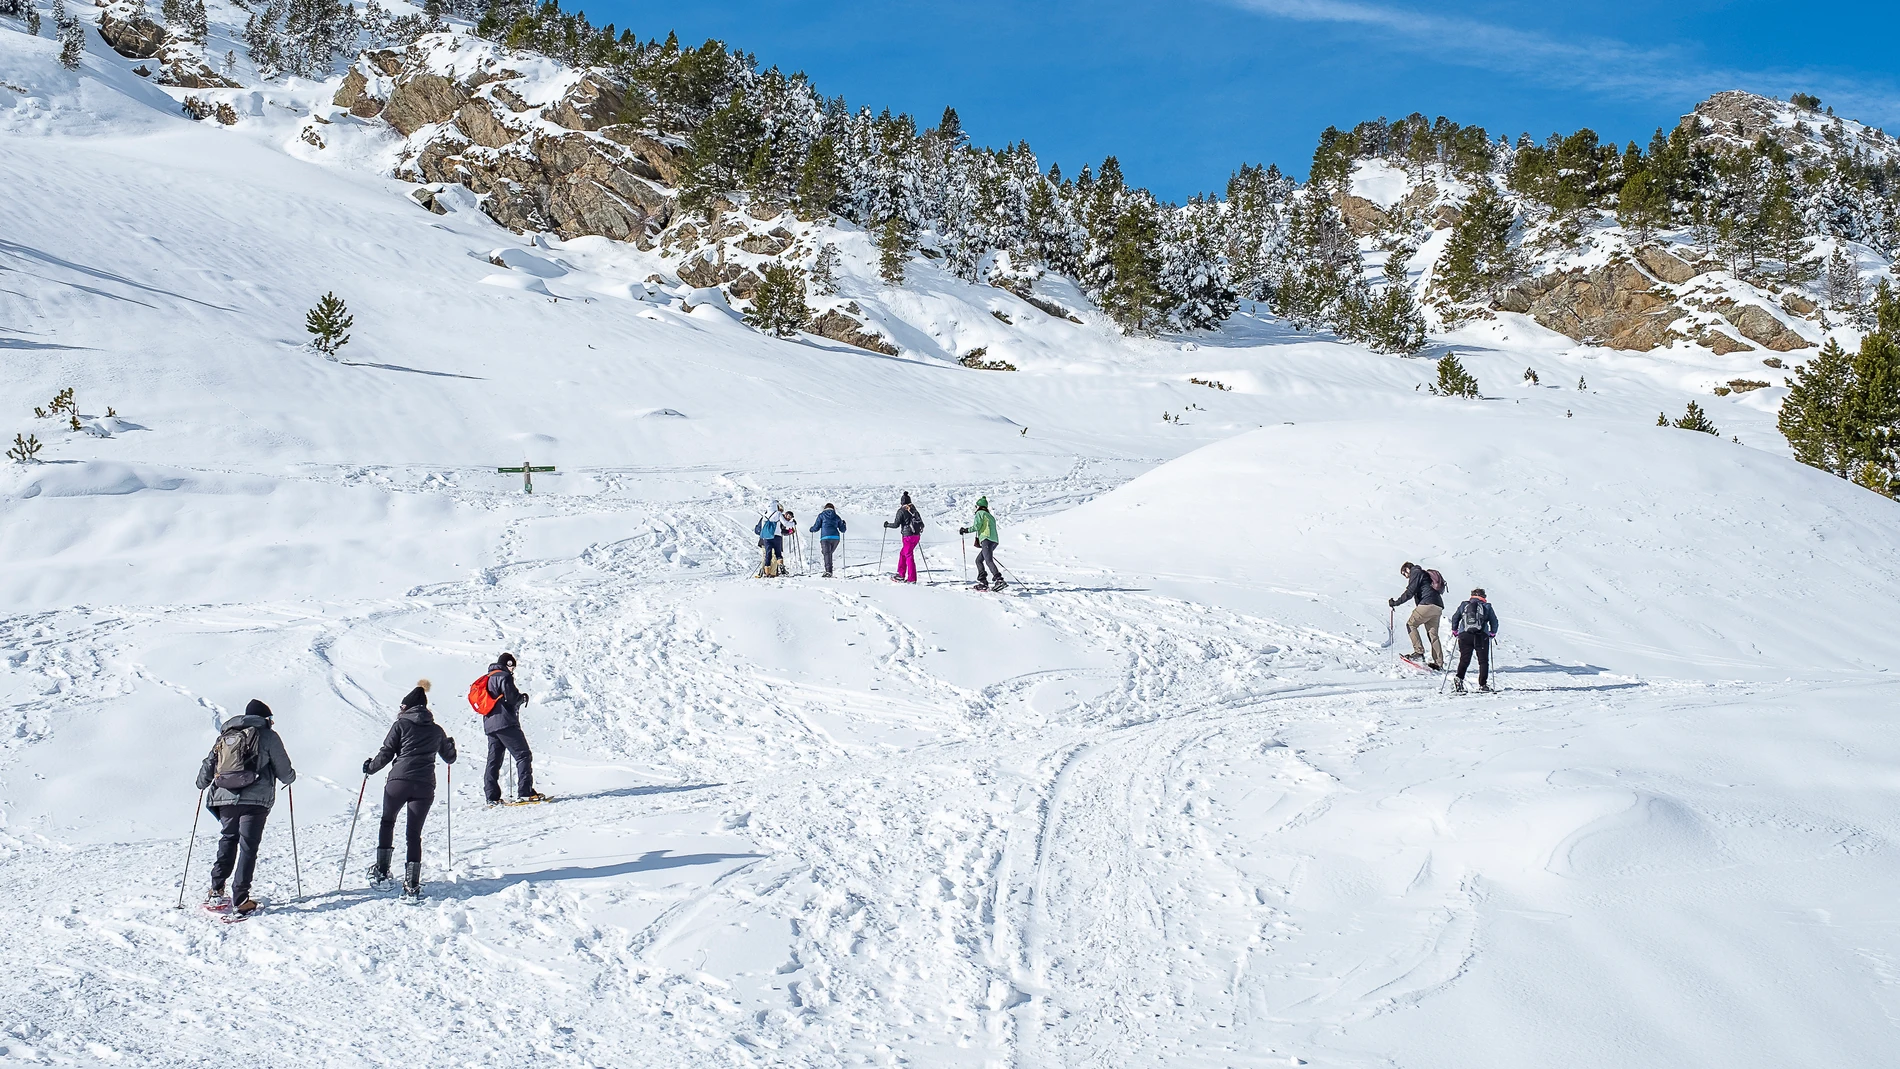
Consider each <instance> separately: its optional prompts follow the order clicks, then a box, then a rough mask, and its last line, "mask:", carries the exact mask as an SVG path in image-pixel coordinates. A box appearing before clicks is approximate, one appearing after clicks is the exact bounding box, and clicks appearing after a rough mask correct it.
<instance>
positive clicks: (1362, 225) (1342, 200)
mask: <svg viewBox="0 0 1900 1069" xmlns="http://www.w3.org/2000/svg"><path fill="white" fill-rule="evenodd" d="M1333 204H1334V205H1335V206H1336V207H1338V208H1339V214H1340V215H1341V216H1342V217H1343V218H1344V219H1345V220H1346V229H1348V230H1351V231H1352V233H1353V236H1354V237H1361V238H1362V237H1365V236H1366V235H1367V234H1372V233H1377V232H1378V231H1380V230H1383V229H1385V228H1386V227H1387V226H1390V225H1391V222H1392V220H1391V217H1390V216H1388V215H1386V213H1385V209H1384V208H1381V207H1379V206H1378V205H1377V204H1374V203H1372V202H1371V201H1369V200H1367V199H1366V198H1364V197H1355V196H1353V195H1352V194H1350V193H1335V194H1333Z"/></svg>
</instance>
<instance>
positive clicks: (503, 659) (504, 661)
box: [495, 653, 515, 668]
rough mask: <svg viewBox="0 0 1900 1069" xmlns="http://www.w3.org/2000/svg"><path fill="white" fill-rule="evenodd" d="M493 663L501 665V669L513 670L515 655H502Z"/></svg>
mask: <svg viewBox="0 0 1900 1069" xmlns="http://www.w3.org/2000/svg"><path fill="white" fill-rule="evenodd" d="M495 663H496V664H498V665H501V666H502V667H503V668H513V667H514V666H515V655H514V654H512V653H504V654H502V655H501V656H499V657H497V658H495Z"/></svg>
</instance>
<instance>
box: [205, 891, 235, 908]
mask: <svg viewBox="0 0 1900 1069" xmlns="http://www.w3.org/2000/svg"><path fill="white" fill-rule="evenodd" d="M204 911H205V912H206V913H229V912H230V911H231V896H230V895H228V894H225V893H224V888H222V887H213V888H212V889H211V890H210V891H209V892H208V893H206V895H205V900H204Z"/></svg>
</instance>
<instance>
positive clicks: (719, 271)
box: [679, 249, 761, 301]
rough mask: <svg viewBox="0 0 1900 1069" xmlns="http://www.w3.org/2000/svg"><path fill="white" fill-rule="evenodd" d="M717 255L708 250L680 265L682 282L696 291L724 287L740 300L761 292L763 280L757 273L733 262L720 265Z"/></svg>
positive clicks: (729, 261)
mask: <svg viewBox="0 0 1900 1069" xmlns="http://www.w3.org/2000/svg"><path fill="white" fill-rule="evenodd" d="M716 255H717V254H716V253H714V252H713V250H711V249H708V250H706V251H704V252H701V253H699V254H698V255H695V256H691V257H688V258H687V259H686V261H685V262H684V263H682V264H681V265H680V268H679V276H680V281H681V282H684V283H686V284H687V285H688V286H692V287H694V288H696V289H710V288H712V287H714V286H724V287H725V288H726V292H727V293H730V294H731V295H733V296H734V297H737V298H739V299H740V300H742V301H744V300H750V299H751V298H752V295H753V294H754V293H757V292H758V290H759V282H760V281H761V279H760V278H759V275H758V273H757V272H756V271H753V270H752V269H751V268H749V267H747V266H745V265H744V264H741V263H738V262H736V261H733V260H728V261H726V262H725V263H723V264H722V263H720V262H719V261H718V259H717V258H716Z"/></svg>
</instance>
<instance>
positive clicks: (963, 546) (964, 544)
mask: <svg viewBox="0 0 1900 1069" xmlns="http://www.w3.org/2000/svg"><path fill="white" fill-rule="evenodd" d="M957 548H958V549H960V550H962V551H963V581H964V582H966V583H967V582H969V581H970V541H969V539H967V538H964V537H963V536H962V535H958V536H957Z"/></svg>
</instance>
